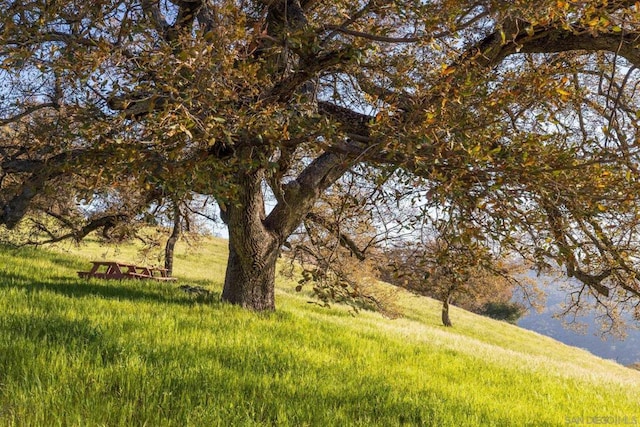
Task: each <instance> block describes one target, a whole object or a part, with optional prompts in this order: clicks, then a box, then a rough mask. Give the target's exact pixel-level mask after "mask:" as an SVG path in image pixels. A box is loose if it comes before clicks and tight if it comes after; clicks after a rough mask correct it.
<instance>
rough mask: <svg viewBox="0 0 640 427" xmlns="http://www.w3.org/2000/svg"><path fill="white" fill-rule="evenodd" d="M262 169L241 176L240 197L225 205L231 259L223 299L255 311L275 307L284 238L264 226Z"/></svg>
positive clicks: (228, 262) (268, 309) (224, 211)
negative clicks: (278, 261) (278, 236)
mask: <svg viewBox="0 0 640 427" xmlns="http://www.w3.org/2000/svg"><path fill="white" fill-rule="evenodd" d="M263 177H264V172H263V171H262V170H258V171H250V172H248V173H247V174H245V176H244V177H240V178H238V184H239V185H238V199H237V202H236V203H234V204H227V205H223V206H222V208H221V210H222V215H221V216H222V219H223V220H224V221H225V222H226V223H227V227H228V229H229V259H228V261H227V271H226V276H225V280H224V288H223V290H222V300H223V301H226V302H230V303H232V304H236V305H239V306H241V307H244V308H248V309H251V310H254V311H272V310H274V309H275V297H274V294H275V271H276V261H277V259H278V255H279V254H280V246H281V243H282V242H281V241H280V240H279V239H278V238H277V237H276V234H275V233H273V232H271V231H269V230H268V229H267V228H266V227H265V225H264V219H265V210H264V199H263V193H262V181H263Z"/></svg>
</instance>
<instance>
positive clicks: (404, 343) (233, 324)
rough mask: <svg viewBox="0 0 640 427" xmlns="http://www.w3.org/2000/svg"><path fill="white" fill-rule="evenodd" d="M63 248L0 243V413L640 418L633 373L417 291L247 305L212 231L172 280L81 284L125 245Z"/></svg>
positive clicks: (82, 417)
mask: <svg viewBox="0 0 640 427" xmlns="http://www.w3.org/2000/svg"><path fill="white" fill-rule="evenodd" d="M183 247H184V245H181V248H183ZM62 249H64V250H62ZM62 249H61V248H58V249H56V250H44V249H38V250H37V249H20V250H12V249H8V248H3V247H0V425H16V426H56V425H62V426H66V425H69V426H76V425H77V426H97V425H106V426H141V425H147V426H164V425H172V426H218V425H219V426H244V425H265V426H267V425H269V426H271V425H293V426H305V425H309V426H331V425H335V426H352V425H361V426H371V425H380V426H394V425H424V426H476V425H477V426H493V425H495V426H507V425H513V426H526V425H530V426H544V425H571V426H577V425H589V424H591V425H593V424H594V421H599V422H598V424H599V425H603V423H602V422H601V421H603V420H604V421H607V422H609V421H611V424H610V425H619V424H620V423H621V422H628V423H631V422H633V421H635V422H636V423H640V372H638V371H635V370H632V369H627V368H624V367H622V366H620V365H617V364H615V363H613V362H611V361H605V360H602V359H599V358H596V357H595V356H592V355H590V354H589V353H587V352H586V351H583V350H579V349H576V348H572V347H568V346H565V345H563V344H560V343H558V342H556V341H554V340H552V339H549V338H546V337H543V336H541V335H538V334H535V333H532V332H528V331H525V330H522V329H519V328H517V327H515V326H512V325H509V324H506V323H502V322H496V321H493V320H490V319H486V318H482V317H479V316H476V315H473V314H471V313H467V312H464V311H462V310H456V309H455V308H454V309H453V313H452V316H453V320H454V322H455V324H456V326H455V327H454V328H453V329H445V328H443V327H441V326H440V322H439V310H440V307H439V305H438V304H437V303H436V302H434V301H432V300H429V299H426V298H422V297H416V296H412V295H410V294H406V293H401V294H398V296H397V298H398V301H397V302H398V304H399V305H400V306H401V307H402V310H403V312H404V317H402V318H399V319H394V320H392V319H387V318H383V317H382V316H380V315H378V314H376V313H370V312H363V313H361V314H359V315H356V316H354V315H353V314H352V313H351V312H350V311H349V310H347V309H344V308H340V307H333V308H331V309H324V308H320V307H318V306H316V305H314V304H308V299H309V298H308V296H306V295H304V294H301V293H296V292H295V290H294V287H295V284H294V283H291V282H287V281H286V280H284V279H283V280H281V281H280V283H279V286H278V290H277V304H278V311H277V312H276V313H274V314H267V315H257V314H253V313H250V312H247V311H244V310H241V309H238V308H236V307H232V306H229V305H226V304H222V303H220V302H219V297H218V296H219V292H220V288H221V283H222V279H223V273H224V259H225V242H224V241H221V240H206V241H203V242H202V243H201V244H200V246H199V247H198V248H196V249H190V250H189V252H188V253H185V252H181V253H179V254H178V256H177V259H176V272H175V274H176V276H178V277H179V278H180V281H179V282H178V283H177V284H175V283H155V282H142V281H123V282H117V281H115V282H114V281H99V280H90V281H87V280H82V279H79V278H77V276H76V271H77V270H85V269H87V268H88V267H89V264H88V262H87V261H88V260H91V259H100V258H107V259H118V260H122V261H136V260H137V256H138V255H137V253H136V249H135V248H133V247H132V246H125V247H121V248H118V249H114V248H106V249H105V248H101V247H99V246H98V245H96V244H93V243H89V244H86V245H82V246H81V247H66V248H62ZM180 284H190V285H199V286H205V287H207V288H209V289H211V290H212V291H213V297H212V298H210V299H208V300H198V299H197V298H196V297H194V296H192V295H189V294H186V293H184V292H182V291H180V290H179V289H178V286H179V285H180ZM596 417H598V418H596ZM603 417H608V418H607V419H603ZM614 423H617V424H614ZM605 425H606V424H605Z"/></svg>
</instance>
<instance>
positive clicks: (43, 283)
mask: <svg viewBox="0 0 640 427" xmlns="http://www.w3.org/2000/svg"><path fill="white" fill-rule="evenodd" d="M179 283H181V282H179ZM145 286H146V287H148V289H145ZM2 288H15V289H24V290H26V291H27V292H42V291H46V292H52V293H55V294H58V295H64V296H66V297H70V298H87V297H98V298H104V299H111V300H128V301H142V302H155V303H161V304H178V305H193V304H196V303H205V304H210V305H213V306H217V305H220V304H221V299H220V294H219V293H218V292H211V293H210V294H209V295H206V296H195V295H189V294H186V293H184V292H182V291H181V290H179V289H177V287H176V285H175V284H168V283H155V282H152V281H126V280H123V281H118V280H100V279H90V280H86V279H76V278H69V277H67V276H59V275H56V276H53V275H52V276H50V277H48V278H46V279H44V280H42V279H40V280H37V279H36V280H34V278H33V277H31V276H29V275H26V274H24V275H23V274H19V273H12V272H5V271H2V270H0V289H2Z"/></svg>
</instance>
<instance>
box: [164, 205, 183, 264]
mask: <svg viewBox="0 0 640 427" xmlns="http://www.w3.org/2000/svg"><path fill="white" fill-rule="evenodd" d="M179 237H180V207H179V206H178V204H177V203H174V211H173V229H172V230H171V235H170V236H169V239H168V240H167V244H166V245H165V247H164V268H165V269H166V270H167V275H168V276H172V275H173V254H174V250H175V248H176V242H177V241H178V238H179Z"/></svg>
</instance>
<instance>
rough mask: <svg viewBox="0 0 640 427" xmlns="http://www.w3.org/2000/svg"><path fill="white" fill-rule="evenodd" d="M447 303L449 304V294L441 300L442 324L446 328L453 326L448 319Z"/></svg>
mask: <svg viewBox="0 0 640 427" xmlns="http://www.w3.org/2000/svg"><path fill="white" fill-rule="evenodd" d="M449 302H451V294H450V293H447V294H446V295H445V297H444V298H443V299H442V324H443V325H444V326H446V327H451V326H453V323H451V318H450V317H449Z"/></svg>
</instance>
